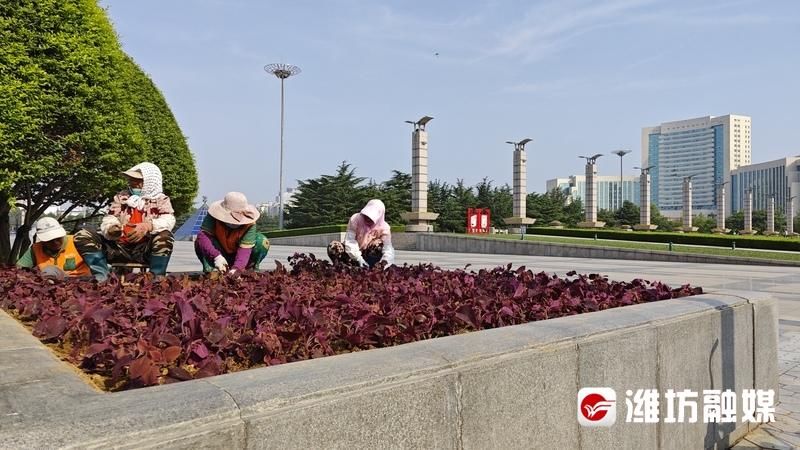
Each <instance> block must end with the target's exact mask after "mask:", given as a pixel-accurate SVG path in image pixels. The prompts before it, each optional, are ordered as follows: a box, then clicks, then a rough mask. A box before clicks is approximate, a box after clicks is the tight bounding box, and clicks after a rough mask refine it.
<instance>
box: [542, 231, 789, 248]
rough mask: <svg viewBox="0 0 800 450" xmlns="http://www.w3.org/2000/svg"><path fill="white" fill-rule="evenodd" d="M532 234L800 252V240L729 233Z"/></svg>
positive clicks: (552, 232) (581, 232)
mask: <svg viewBox="0 0 800 450" xmlns="http://www.w3.org/2000/svg"><path fill="white" fill-rule="evenodd" d="M528 234H538V235H545V236H568V237H581V238H592V237H594V236H595V235H597V238H598V239H613V240H619V241H637V242H660V243H668V242H672V243H674V244H688V245H707V246H712V247H728V248H730V247H731V245H732V244H733V243H734V242H736V247H737V248H756V249H761V250H791V251H800V240H798V239H796V238H795V239H793V238H787V237H779V236H758V235H755V236H747V235H735V236H734V235H728V234H719V235H718V234H701V233H667V232H658V231H621V230H606V229H597V230H593V229H576V228H544V227H528Z"/></svg>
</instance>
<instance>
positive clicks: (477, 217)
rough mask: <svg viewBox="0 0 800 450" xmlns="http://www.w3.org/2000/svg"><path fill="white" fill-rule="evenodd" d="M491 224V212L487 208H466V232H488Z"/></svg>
mask: <svg viewBox="0 0 800 450" xmlns="http://www.w3.org/2000/svg"><path fill="white" fill-rule="evenodd" d="M490 226H492V212H491V211H489V208H467V233H469V234H488V233H489V227H490Z"/></svg>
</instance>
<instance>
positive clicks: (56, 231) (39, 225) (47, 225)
mask: <svg viewBox="0 0 800 450" xmlns="http://www.w3.org/2000/svg"><path fill="white" fill-rule="evenodd" d="M66 235H67V230H65V229H64V227H62V226H61V224H60V223H58V221H57V220H56V219H54V218H52V217H42V218H41V219H39V220H37V221H36V239H38V240H39V241H40V242H47V241H52V240H53V239H58V238H63V237H64V236H66Z"/></svg>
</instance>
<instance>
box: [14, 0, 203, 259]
mask: <svg viewBox="0 0 800 450" xmlns="http://www.w3.org/2000/svg"><path fill="white" fill-rule="evenodd" d="M187 155H188V149H186V144H185V140H184V139H183V136H182V134H181V133H180V130H179V129H177V124H175V121H174V118H173V117H172V115H171V113H169V109H168V107H167V106H166V103H165V102H164V99H163V96H161V94H160V93H159V92H158V90H157V89H155V87H154V86H153V85H152V82H151V81H150V80H149V78H147V76H146V75H144V74H143V73H142V72H141V70H139V68H138V67H136V66H135V64H133V63H132V61H130V60H129V59H128V58H127V56H126V55H125V54H124V53H123V52H122V50H121V47H120V45H119V42H118V41H117V37H116V35H115V33H114V30H113V28H112V26H111V23H110V22H109V20H108V18H107V17H106V14H105V11H104V10H103V9H102V8H100V7H99V6H98V5H97V3H96V0H14V1H8V2H1V3H0V262H7V263H11V262H13V261H14V260H15V259H16V256H17V255H18V254H19V253H20V252H21V251H22V250H24V249H25V248H26V247H27V245H28V244H29V243H28V239H27V235H28V231H29V230H30V227H31V225H32V224H33V223H34V222H35V221H36V220H37V219H38V218H39V217H41V216H42V214H43V213H44V212H45V210H46V209H47V208H49V207H51V206H55V205H64V204H66V205H71V206H70V207H69V208H67V210H66V211H65V212H64V213H63V215H64V216H67V215H68V214H69V212H70V211H71V208H74V207H77V206H86V207H90V208H91V207H94V208H95V211H97V210H99V209H100V208H102V207H103V206H105V205H106V204H107V203H108V201H109V200H110V198H111V196H112V195H113V194H114V193H115V192H116V191H117V190H118V189H120V188H121V187H122V186H123V185H124V182H123V180H122V179H121V177H120V176H119V172H120V171H121V170H124V169H126V168H127V167H130V165H132V164H135V163H137V162H141V161H143V160H150V161H152V162H154V163H156V164H158V165H160V166H162V169H163V170H164V172H165V176H166V179H165V186H166V187H167V192H168V193H171V194H172V195H175V200H176V202H175V203H176V209H177V210H178V213H180V212H182V211H184V210H188V208H189V207H190V206H191V197H193V195H194V194H193V192H196V172H195V168H194V164H193V161H192V160H191V156H190V155H189V157H188V159H187V157H186V156H187ZM170 191H172V192H170ZM14 205H16V206H18V207H21V208H23V209H24V210H25V220H24V222H23V223H22V224H21V226H20V227H19V229H18V232H17V237H16V239H15V241H14V243H13V246H12V245H11V242H10V239H9V233H8V231H9V230H8V228H9V214H8V213H9V210H10V208H11V207H12V206H14Z"/></svg>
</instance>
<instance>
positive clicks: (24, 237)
mask: <svg viewBox="0 0 800 450" xmlns="http://www.w3.org/2000/svg"><path fill="white" fill-rule="evenodd" d="M32 211H33V212H32ZM36 211H37V210H36V208H35V207H31V206H28V208H27V209H26V210H25V222H24V223H23V224H22V225H20V226H19V228H17V237H16V238H15V239H14V245H12V246H11V252H10V254H9V255H8V257H9V264H14V263H16V262H17V260H18V259H19V257H20V255H22V254H23V253H25V251H26V250H28V247H29V246H30V245H31V240H30V238H29V237H28V234H29V233H30V231H31V229H32V228H33V224H34V223H36V221H37V220H39V217H40V216H41V213H40V214H38V215H37V213H36Z"/></svg>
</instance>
